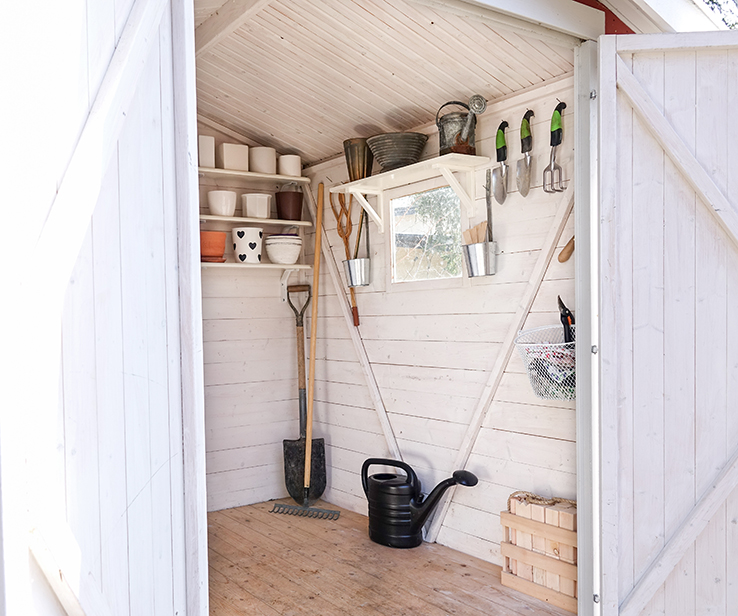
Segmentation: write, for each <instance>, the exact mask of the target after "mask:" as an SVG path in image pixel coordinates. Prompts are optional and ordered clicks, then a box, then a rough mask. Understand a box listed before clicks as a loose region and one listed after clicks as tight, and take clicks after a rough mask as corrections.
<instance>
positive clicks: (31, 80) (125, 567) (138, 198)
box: [0, 0, 206, 616]
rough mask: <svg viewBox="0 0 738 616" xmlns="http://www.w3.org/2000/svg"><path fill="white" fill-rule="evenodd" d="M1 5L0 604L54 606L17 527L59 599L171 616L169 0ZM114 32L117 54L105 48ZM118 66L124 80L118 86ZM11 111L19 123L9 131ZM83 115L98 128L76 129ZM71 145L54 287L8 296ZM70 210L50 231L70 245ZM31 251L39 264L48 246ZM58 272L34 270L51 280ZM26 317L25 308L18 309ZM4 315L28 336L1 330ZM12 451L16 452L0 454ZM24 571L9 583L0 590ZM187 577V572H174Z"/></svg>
mask: <svg viewBox="0 0 738 616" xmlns="http://www.w3.org/2000/svg"><path fill="white" fill-rule="evenodd" d="M175 4H176V3H175ZM185 13H186V11H185ZM132 16H133V17H132ZM6 18H7V22H6V23H11V24H12V28H13V29H15V30H16V31H17V32H18V33H19V36H18V37H17V38H16V33H15V32H13V33H8V36H7V37H6V36H5V34H6V29H5V28H3V29H2V32H3V37H2V38H3V40H4V41H7V40H9V41H10V42H15V43H16V44H17V47H16V48H15V51H14V53H15V54H17V60H18V62H17V64H18V66H19V67H20V68H19V72H23V73H24V75H21V76H20V77H21V79H19V81H17V82H16V81H12V80H11V81H10V83H16V84H18V87H17V89H16V91H17V92H19V93H21V95H19V96H18V97H17V100H18V101H19V105H17V106H14V108H13V111H14V113H12V114H10V115H12V117H13V123H12V124H13V127H12V128H11V129H10V136H11V140H10V143H12V144H17V148H16V149H15V150H12V149H11V147H7V148H5V151H6V153H8V154H11V153H12V157H9V158H10V160H8V161H7V162H8V163H9V166H6V165H3V169H4V171H7V170H8V169H10V172H11V174H12V173H13V172H15V173H14V175H13V183H12V184H10V183H8V182H5V181H4V184H5V185H6V186H10V187H11V193H10V194H11V195H13V199H11V200H10V201H12V202H14V203H17V204H20V203H22V204H23V206H22V207H20V206H19V207H13V208H8V218H7V219H6V223H7V226H6V225H4V227H5V229H6V230H8V231H10V232H11V234H10V235H9V236H8V237H7V238H6V236H5V234H4V235H3V240H6V239H7V240H8V241H7V242H6V241H3V242H2V244H3V247H4V248H3V250H7V251H8V255H9V254H15V255H16V264H17V266H18V267H16V269H15V271H14V272H12V273H9V272H8V271H7V270H4V272H3V282H4V283H6V282H8V281H9V284H8V285H7V286H6V285H5V284H4V285H3V286H4V288H6V289H8V290H10V291H11V296H12V297H13V299H14V300H15V301H18V302H19V304H18V305H16V306H14V307H13V308H12V311H9V314H10V315H12V317H13V318H12V319H11V318H5V316H6V315H5V313H4V315H3V319H2V322H3V327H4V328H5V332H4V338H5V339H6V340H9V342H10V344H9V346H6V347H5V352H7V356H4V358H3V359H4V363H3V370H2V373H3V384H2V387H1V388H0V389H1V390H2V395H3V401H2V408H3V416H2V421H3V424H2V425H3V431H4V434H3V437H4V438H3V442H2V446H3V451H2V453H3V472H4V475H3V490H4V492H3V515H2V519H3V546H4V566H3V569H4V576H5V580H6V586H5V588H3V589H2V590H3V593H2V595H3V596H2V601H3V605H2V608H0V611H2V612H3V613H9V614H10V613H18V614H20V613H23V614H34V613H39V614H51V613H56V612H55V611H54V612H53V611H52V610H60V609H61V606H60V605H59V604H58V603H56V600H55V599H52V598H51V595H50V589H49V588H48V587H46V581H45V580H44V579H43V578H41V577H40V572H39V569H38V567H37V566H36V564H35V563H33V562H32V561H30V562H25V560H26V559H30V552H29V551H28V548H27V547H25V546H26V545H27V544H28V542H29V534H28V531H29V530H31V529H35V531H34V537H35V538H36V539H37V540H40V541H34V539H31V540H30V541H31V544H32V545H33V546H34V554H35V555H36V557H37V558H40V557H45V556H48V557H51V558H52V559H55V561H52V563H51V565H52V569H53V572H52V578H54V577H55V578H56V580H55V581H56V584H57V585H59V584H61V586H62V587H63V588H62V592H63V593H67V594H66V595H65V597H66V599H68V600H71V602H72V603H71V604H70V603H66V604H65V607H66V609H67V610H69V609H71V610H72V611H71V612H69V611H66V612H64V613H75V614H80V613H82V612H81V611H79V610H80V609H82V610H84V612H85V613H87V614H98V615H101V616H114V615H118V614H120V615H123V614H126V615H128V614H157V615H159V614H161V615H167V614H171V615H174V614H184V613H186V612H187V610H188V598H187V591H186V586H187V580H186V573H185V567H186V558H185V551H186V546H187V539H186V537H185V501H184V490H185V488H184V485H185V478H184V461H183V437H184V435H183V406H185V407H188V406H189V404H183V399H182V390H183V387H184V389H185V390H186V389H188V388H189V387H190V385H189V384H188V385H184V384H183V380H182V378H181V362H182V353H181V346H180V336H181V333H180V325H181V319H180V311H181V305H180V297H181V296H183V297H184V299H183V300H182V301H183V302H186V301H187V298H186V294H187V290H186V289H185V290H181V289H180V284H179V283H180V271H181V270H182V269H187V268H186V267H185V266H184V264H183V263H182V261H181V259H180V256H179V248H180V243H181V242H185V241H186V239H185V238H186V234H187V231H186V229H183V228H182V227H181V226H180V225H178V215H179V212H178V204H181V203H186V202H187V194H186V192H184V191H182V192H180V186H181V185H186V178H185V177H184V175H186V173H185V174H182V175H180V174H178V171H180V170H181V166H180V162H181V160H182V159H183V158H184V156H186V144H185V143H184V142H182V141H179V140H178V138H176V137H175V133H178V135H179V137H181V136H182V135H183V134H184V133H186V130H187V128H186V123H185V122H183V117H184V114H183V113H182V111H181V109H183V108H184V107H186V105H185V103H184V101H183V100H182V99H180V100H178V102H177V103H175V94H174V92H175V81H176V80H177V79H179V75H177V71H178V70H179V69H180V68H181V66H182V64H183V62H181V61H179V60H178V59H175V58H174V55H175V53H174V51H173V49H174V48H175V47H177V45H178V44H179V43H175V39H179V40H180V42H181V39H182V31H181V29H178V28H181V27H182V20H183V19H184V20H185V21H186V16H185V17H183V16H182V7H181V5H176V6H173V5H170V3H169V2H156V3H154V2H151V3H141V2H134V1H133V0H122V1H120V0H119V1H114V0H110V1H106V2H100V1H95V2H89V1H87V2H86V1H84V0H82V1H73V2H65V3H62V4H59V3H54V2H51V3H40V4H35V5H33V6H30V5H28V6H26V5H24V6H23V7H20V5H19V6H17V7H14V9H13V12H12V14H8V15H6ZM160 20H161V22H160ZM4 21H5V20H4ZM173 21H174V22H176V25H175V26H173V25H172V24H173ZM30 24H32V25H33V27H30ZM124 28H125V30H124ZM126 32H127V33H128V35H127V36H128V38H125V37H126V34H125V33H126ZM122 33H124V34H123V38H121V34H122ZM121 41H125V42H121ZM40 42H43V44H39V43H40ZM177 48H178V49H181V48H182V47H181V46H180V47H177ZM121 49H123V50H124V52H125V54H129V55H127V56H126V55H123V57H122V58H121ZM131 50H133V51H131ZM26 51H27V53H26ZM138 53H140V59H139V58H138V57H137V56H136V54H138ZM114 54H115V55H114ZM111 58H114V60H113V62H111ZM116 58H117V61H118V64H117V65H116V61H115V59H116ZM14 64H15V63H14ZM106 71H107V72H106ZM139 71H140V77H139ZM111 74H112V75H113V76H114V77H115V79H112V80H111ZM193 76H194V75H193ZM104 79H105V80H106V81H104ZM126 80H128V81H126ZM101 83H102V84H103V87H102V88H101ZM120 83H123V84H124V85H127V86H128V87H124V90H125V92H124V93H123V95H122V96H120V97H119V96H118V95H117V94H115V93H116V92H117V91H118V86H119V84H120ZM180 83H181V82H180ZM192 87H193V88H194V82H193V86H192ZM111 92H112V93H113V94H112V95H111ZM193 94H194V92H193ZM106 97H107V98H106ZM130 97H132V100H131V98H130ZM111 98H112V99H113V103H112V104H108V101H109V100H110V99H111ZM193 98H194V96H193ZM101 100H103V104H102V106H101ZM128 101H130V102H128ZM106 104H107V105H108V106H105V105H106ZM175 105H177V106H178V107H179V109H180V111H179V112H177V111H175ZM177 113H179V115H177ZM106 114H107V115H106ZM118 118H124V119H122V121H121V122H118ZM193 119H194V116H193ZM176 120H178V121H179V125H178V126H176V127H175V122H176ZM121 124H122V128H119V127H120V126H121ZM16 126H17V127H19V128H20V130H22V131H23V132H24V135H23V140H18V141H17V142H16V141H14V140H13V139H12V137H13V136H14V130H15V127H16ZM91 127H92V128H91ZM193 128H194V122H193ZM97 129H100V130H99V133H98V132H94V131H95V130H97ZM91 131H93V132H94V136H95V137H99V140H94V139H93V140H92V141H90V139H89V135H90V134H91ZM80 135H82V139H80ZM85 139H86V141H85ZM175 143H177V146H178V147H179V148H180V149H179V150H175ZM80 144H83V145H82V146H80ZM85 148H87V149H85ZM93 149H94V152H92V151H91V150H93ZM81 150H82V152H83V154H80V151H81ZM111 152H112V156H111V157H109V154H110V153H111ZM180 153H182V154H183V156H180ZM81 157H83V158H84V159H85V160H86V161H87V167H86V173H87V178H88V180H89V184H91V185H92V186H95V183H96V182H97V183H99V184H101V188H100V192H99V196H98V197H97V199H96V205H95V206H94V213H93V214H92V218H91V220H90V221H89V223H87V224H85V226H86V227H87V230H86V233H84V240H83V241H82V245H81V249H80V250H79V254H78V255H77V258H76V263H75V264H74V268H73V271H72V272H71V278H70V279H69V282H68V286H67V289H66V293H65V294H64V297H63V298H62V297H61V293H60V294H59V297H58V298H57V297H56V296H55V295H54V286H53V285H50V287H49V293H48V296H47V297H45V298H42V299H45V300H47V301H48V303H49V306H48V307H46V306H42V305H38V304H36V305H31V304H30V303H24V302H28V297H29V296H30V297H33V295H32V291H33V283H34V280H33V276H42V275H43V272H39V271H36V270H34V269H33V266H34V265H35V264H36V263H37V261H36V260H35V259H34V258H33V254H32V251H33V253H36V252H37V251H43V247H40V248H39V247H35V246H34V243H35V241H36V240H37V238H38V236H39V233H40V231H41V229H42V228H43V226H44V224H46V225H47V226H48V224H49V222H48V220H46V217H47V214H48V213H49V211H50V210H52V211H53V209H54V208H56V209H59V207H58V201H60V200H61V197H60V195H61V194H63V190H67V191H68V184H69V183H70V180H69V176H70V175H74V174H75V173H76V172H77V169H73V170H72V166H73V165H75V164H77V162H76V161H78V160H79V159H80V158H81ZM70 160H71V161H72V165H70ZM4 162H6V161H5V159H4ZM178 167H179V169H178ZM3 177H4V178H5V176H3ZM14 188H18V189H19V190H18V191H17V192H14V191H13V189H14ZM57 193H58V194H57ZM94 194H95V193H93V195H91V198H90V199H89V204H88V203H87V200H86V198H87V196H88V195H86V194H80V195H78V199H77V203H73V204H72V208H75V207H76V208H78V209H79V210H81V211H84V208H89V210H92V205H93V203H94ZM20 197H22V199H21V200H19V198H20ZM68 197H69V195H68V194H66V195H65V197H64V198H65V199H67V198H68ZM55 201H56V202H55ZM72 201H74V198H72ZM66 203H69V201H65V204H66ZM183 209H184V208H183ZM74 215H75V216H76V215H77V212H76V211H75V212H74ZM75 220H76V219H75V217H74V216H72V217H71V218H70V220H69V224H68V228H67V229H64V232H68V233H69V235H68V236H67V237H68V238H69V239H68V246H65V249H67V250H69V251H70V257H71V258H72V260H73V258H74V255H75V254H76V253H77V248H78V246H77V245H76V243H75V239H74V238H75V237H76V233H75V232H76V231H77V230H76V229H74V228H73V227H74V224H73V223H74V221H75ZM80 220H84V218H80ZM59 230H60V231H61V229H59ZM83 230H84V228H82V229H80V231H83ZM54 241H56V238H54ZM21 254H25V255H28V257H29V258H28V259H27V260H25V261H24V263H27V262H30V265H28V266H27V268H26V269H25V270H24V269H23V265H24V264H23V263H19V262H17V256H18V255H21ZM42 254H44V253H43V252H42ZM8 255H6V254H5V253H4V255H3V256H4V259H3V261H4V262H5V263H10V262H11V261H9V260H7V259H5V257H6V256H8ZM44 257H45V259H46V260H47V263H48V266H49V268H50V269H53V266H55V265H56V260H58V259H62V260H63V258H64V256H63V255H60V254H55V253H53V252H49V253H46V254H44ZM18 271H20V272H22V273H24V274H25V275H26V278H25V280H21V281H20V282H21V283H28V285H27V286H26V287H21V292H20V293H18V292H17V290H16V287H15V286H12V285H13V283H15V282H16V281H15V279H14V278H13V275H14V274H16V273H17V272H18ZM60 272H62V273H63V266H62V268H61V269H60ZM68 274H69V272H67V275H68ZM65 280H66V278H63V279H62V280H60V281H56V280H52V281H51V282H53V283H55V284H56V283H57V282H58V283H59V287H60V288H63V285H64V284H66V283H65ZM29 287H30V288H31V291H30V292H29V290H28V288H29ZM24 293H26V294H27V295H24ZM198 293H199V289H198ZM7 299H8V298H6V300H7ZM62 299H63V302H62ZM6 303H10V302H6ZM62 303H63V311H61V309H62V306H61V304H62ZM57 304H58V308H59V310H57ZM60 312H61V314H60ZM26 315H32V318H36V321H35V322H34V323H32V324H30V326H29V324H28V323H27V322H26V320H27V317H26ZM38 317H43V320H41V319H40V318H38ZM11 330H12V331H11ZM17 331H20V332H21V335H22V336H24V342H25V343H26V345H27V346H29V347H30V348H28V349H24V348H22V347H21V346H14V344H15V342H16V336H17ZM23 332H25V333H23ZM193 352H195V351H193ZM189 354H190V353H189V351H187V352H186V353H185V355H189ZM48 394H50V395H48ZM10 409H12V414H11V413H10V412H9V411H10ZM13 441H14V442H13ZM16 445H17V447H16ZM17 451H21V452H22V454H21V455H22V458H20V464H19V465H15V466H14V467H13V468H8V464H7V462H8V460H11V461H14V460H13V458H12V457H11V456H12V455H16V452H17ZM16 461H17V458H16ZM9 478H10V481H8V479H9ZM11 483H12V484H17V483H21V484H23V485H22V491H21V490H18V491H16V492H15V495H17V496H18V497H19V498H18V499H17V500H15V501H14V502H12V503H11V502H8V501H7V500H6V498H7V494H8V493H9V492H7V490H8V489H9V486H10V484H11ZM16 487H17V486H16ZM195 500H196V499H194V498H193V499H192V501H195ZM18 513H20V517H15V514H18ZM11 524H14V525H15V526H12V525H11ZM16 542H17V543H18V544H19V545H23V546H24V547H25V549H24V550H23V551H22V552H18V553H16V554H15V556H21V557H22V558H23V562H22V561H21V560H20V559H15V558H13V555H11V556H10V559H9V554H11V553H10V551H9V550H8V545H10V544H11V543H16ZM189 545H192V542H190V543H189ZM39 546H42V547H40V548H39ZM190 556H191V558H192V560H193V561H196V560H197V555H196V554H191V555H190ZM39 563H41V561H40V560H39ZM45 564H47V565H48V564H49V563H48V562H46V563H45ZM24 569H25V570H28V572H27V573H26V572H24ZM45 573H46V575H47V577H48V575H49V573H50V572H49V571H48V570H46V571H45ZM24 578H25V579H27V580H30V582H28V583H29V584H30V585H31V586H30V588H28V591H29V595H28V596H24V592H25V591H24V590H23V589H21V588H20V587H21V586H23V585H24V584H25V583H26V582H25V581H24ZM7 580H15V581H16V582H17V584H13V587H11V586H10V584H9V583H8V582H7ZM197 586H198V580H196V579H195V577H193V578H191V580H190V588H191V589H192V588H196V587H197ZM29 597H30V603H27V602H28V601H29ZM70 605H71V607H70ZM204 605H206V603H205V604H204ZM21 606H23V607H21ZM189 606H191V607H194V606H195V604H194V603H193V602H191V603H189ZM5 610H7V612H6V611H5ZM60 613H61V612H60ZM192 613H194V611H193V612H192ZM203 613H204V612H203Z"/></svg>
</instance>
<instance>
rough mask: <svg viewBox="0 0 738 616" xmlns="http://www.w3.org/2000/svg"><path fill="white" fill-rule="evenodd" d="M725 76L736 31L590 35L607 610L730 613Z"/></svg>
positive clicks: (732, 90) (731, 165) (729, 129)
mask: <svg viewBox="0 0 738 616" xmlns="http://www.w3.org/2000/svg"><path fill="white" fill-rule="evenodd" d="M736 79H738V33H706V34H699V35H696V34H685V35H668V36H667V35H642V36H640V35H639V36H628V37H603V39H602V40H601V44H600V92H599V98H600V121H601V139H600V208H601V210H600V214H601V222H602V227H601V237H600V240H601V242H600V246H601V249H600V302H601V306H602V311H601V316H600V327H601V355H600V362H601V364H600V365H601V374H600V377H601V424H602V498H601V502H600V505H601V508H602V512H601V515H602V520H601V522H602V529H603V536H602V568H603V570H602V576H603V580H602V603H603V613H604V614H612V615H614V614H632V615H634V616H635V615H637V614H640V613H642V614H658V613H666V614H669V615H671V614H695V613H702V612H705V613H711V614H725V615H726V616H727V615H728V614H733V613H736V610H738V605H736V604H735V601H736V599H735V595H736V592H735V590H734V586H735V582H731V581H732V580H736V579H738V569H736V561H737V560H738V558H737V557H736V555H735V554H734V553H733V552H734V550H735V549H736V546H735V541H733V542H732V544H731V543H730V541H731V538H732V536H733V535H732V534H731V529H730V526H732V524H730V521H732V520H734V519H736V516H738V511H736V510H735V500H734V499H731V498H728V499H727V501H726V500H725V498H726V497H727V496H728V494H730V492H731V491H732V489H734V488H735V485H734V484H735V482H736V481H738V479H736V478H731V476H730V473H727V472H726V471H730V470H731V469H733V468H738V462H736V459H738V458H735V457H734V456H735V455H736V452H737V451H738V430H736V429H735V423H736V420H735V419H734V417H733V416H734V415H735V413H734V409H735V406H736V403H737V402H738V388H736V386H735V381H736V378H738V377H736V374H735V373H736V367H737V363H736V362H737V361H738V352H736V350H735V347H736V344H738V337H737V336H738V297H737V296H736V294H735V281H734V279H735V277H736V274H735V272H736V266H737V265H738V240H736V237H735V231H736V229H738V224H736V221H737V220H738V219H737V218H736V211H738V201H737V200H736V198H735V196H734V195H735V189H736V184H738V181H736V180H735V179H734V177H733V176H734V175H735V171H736V169H738V148H737V147H736V146H735V145H734V143H735V142H736V141H738V121H736V119H735V118H734V117H732V115H733V114H732V110H734V109H735V105H736V96H737V95H738V87H737V86H736V83H738V82H737V81H736ZM731 170H732V174H731ZM721 472H726V474H725V476H724V477H723V478H722V479H721V478H720V474H721ZM736 474H737V475H738V473H736ZM716 480H717V481H716ZM717 495H720V498H717ZM688 516H692V521H693V522H695V523H694V524H693V525H691V526H690V527H689V528H687V529H685V528H684V526H683V525H684V522H685V520H686V519H687V518H688ZM690 529H693V530H690ZM698 531H699V532H698Z"/></svg>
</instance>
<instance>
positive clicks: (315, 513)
mask: <svg viewBox="0 0 738 616" xmlns="http://www.w3.org/2000/svg"><path fill="white" fill-rule="evenodd" d="M269 513H283V514H285V515H296V516H299V517H301V518H317V519H318V520H337V519H338V516H340V515H341V512H340V511H332V510H331V509H318V508H316V507H301V506H300V505H286V504H284V503H274V506H273V507H272V510H271V511H270V512H269Z"/></svg>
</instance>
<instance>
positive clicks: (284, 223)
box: [200, 214, 313, 227]
mask: <svg viewBox="0 0 738 616" xmlns="http://www.w3.org/2000/svg"><path fill="white" fill-rule="evenodd" d="M200 222H227V223H242V224H248V225H270V226H276V227H312V226H313V223H312V222H310V221H309V220H281V219H279V218H242V217H239V216H214V215H213V214H200Z"/></svg>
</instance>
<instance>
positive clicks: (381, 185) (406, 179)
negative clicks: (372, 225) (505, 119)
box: [330, 154, 490, 233]
mask: <svg viewBox="0 0 738 616" xmlns="http://www.w3.org/2000/svg"><path fill="white" fill-rule="evenodd" d="M489 163H490V159H489V157H487V156H470V155H469V154H444V155H443V156H439V157H437V158H429V159H428V160H423V161H420V162H419V163H415V164H413V165H408V166H406V167H400V168H399V169H395V170H394V171H385V172H384V173H379V174H378V175H372V176H370V177H368V178H364V179H363V180H356V181H354V182H349V183H347V184H341V185H339V186H333V187H332V188H331V189H330V192H332V193H343V194H345V195H353V196H354V197H355V198H356V199H357V201H358V202H359V203H360V204H361V206H362V207H363V208H364V209H365V210H366V211H367V213H368V214H369V216H370V217H371V218H372V220H373V221H374V222H376V223H377V226H378V227H379V231H380V233H383V232H384V218H383V214H384V197H383V195H384V191H387V190H391V189H393V188H398V187H400V186H405V185H407V184H414V183H416V182H422V181H424V180H429V179H431V178H434V177H439V176H442V177H444V178H445V179H446V181H447V182H448V184H449V186H450V187H451V188H452V189H453V191H454V192H455V193H456V194H457V195H458V197H459V200H460V201H461V203H462V204H463V205H464V206H465V207H466V208H467V212H468V213H469V217H470V218H471V217H472V216H473V215H474V200H475V198H476V197H475V194H474V192H475V191H474V171H475V170H476V169H478V168H479V167H482V166H484V165H488V164H489ZM459 172H461V173H464V174H466V184H467V186H466V188H464V187H463V186H462V185H461V183H460V182H459V180H458V179H457V178H456V177H455V176H454V173H459ZM365 195H373V196H375V197H376V198H377V208H376V209H375V208H374V207H373V206H372V205H371V204H370V203H369V202H368V201H367V200H366V196H365ZM377 210H378V211H377Z"/></svg>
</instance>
